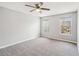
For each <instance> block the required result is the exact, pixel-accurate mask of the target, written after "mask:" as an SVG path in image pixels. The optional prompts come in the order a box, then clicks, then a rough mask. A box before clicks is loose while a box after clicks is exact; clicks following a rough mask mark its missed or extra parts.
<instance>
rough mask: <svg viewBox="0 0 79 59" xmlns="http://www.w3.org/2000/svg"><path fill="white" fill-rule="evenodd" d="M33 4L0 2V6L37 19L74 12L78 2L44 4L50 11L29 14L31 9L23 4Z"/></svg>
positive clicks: (78, 6) (31, 3)
mask: <svg viewBox="0 0 79 59" xmlns="http://www.w3.org/2000/svg"><path fill="white" fill-rule="evenodd" d="M35 3H38V2H0V6H3V7H6V8H9V9H13V10H16V11H20V12H23V13H26V14H32V15H34V16H39V17H43V16H48V15H54V14H59V13H65V12H70V11H75V10H77V8H79V3H78V2H44V5H43V6H44V7H47V8H50V11H43V12H42V13H41V14H39V13H38V12H36V11H34V12H29V11H30V10H32V8H30V7H26V6H24V5H25V4H30V5H33V4H35Z"/></svg>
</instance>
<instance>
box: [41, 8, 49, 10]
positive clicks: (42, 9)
mask: <svg viewBox="0 0 79 59" xmlns="http://www.w3.org/2000/svg"><path fill="white" fill-rule="evenodd" d="M40 9H42V10H50V9H48V8H40Z"/></svg>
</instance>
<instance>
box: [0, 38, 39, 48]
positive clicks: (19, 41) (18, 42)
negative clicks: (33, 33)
mask: <svg viewBox="0 0 79 59" xmlns="http://www.w3.org/2000/svg"><path fill="white" fill-rule="evenodd" d="M36 38H38V37H31V38H27V39H25V40H21V41H18V42H14V43H11V44H7V45H4V46H0V49H2V48H6V47H9V46H13V45H16V44H19V43H22V42H25V41H28V40H33V39H36Z"/></svg>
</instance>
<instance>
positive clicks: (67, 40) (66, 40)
mask: <svg viewBox="0 0 79 59" xmlns="http://www.w3.org/2000/svg"><path fill="white" fill-rule="evenodd" d="M41 37H44V36H41ZM45 38H49V37H45ZM49 39H53V40H58V41H64V42H70V43H74V44H77V42H74V41H70V40H63V39H60V40H59V39H58V38H49Z"/></svg>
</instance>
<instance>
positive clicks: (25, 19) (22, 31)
mask: <svg viewBox="0 0 79 59" xmlns="http://www.w3.org/2000/svg"><path fill="white" fill-rule="evenodd" d="M38 36H39V19H38V18H37V17H34V16H32V15H29V14H24V13H21V12H17V11H14V10H10V9H7V8H3V7H0V48H2V47H5V46H8V45H10V44H15V43H17V42H21V41H25V40H30V39H35V38H37V37H38Z"/></svg>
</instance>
